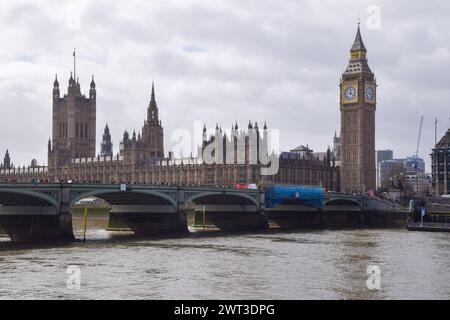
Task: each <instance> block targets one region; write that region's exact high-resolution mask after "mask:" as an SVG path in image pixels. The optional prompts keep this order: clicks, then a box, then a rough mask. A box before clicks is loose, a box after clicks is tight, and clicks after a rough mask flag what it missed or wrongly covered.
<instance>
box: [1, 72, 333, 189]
mask: <svg viewBox="0 0 450 320" xmlns="http://www.w3.org/2000/svg"><path fill="white" fill-rule="evenodd" d="M96 94H97V92H96V88H95V82H94V80H92V82H91V85H90V91H89V98H86V97H85V96H84V95H82V94H81V90H80V85H79V83H78V81H76V82H75V80H74V79H73V78H72V76H71V78H70V80H69V88H68V93H67V94H66V95H65V96H64V97H62V98H61V97H60V92H59V83H58V80H55V83H54V85H53V132H52V133H53V139H52V140H49V143H48V167H44V166H43V167H38V166H35V167H28V168H25V167H22V168H8V169H6V168H3V169H1V170H0V181H17V182H30V181H33V180H34V181H44V182H57V181H69V180H71V181H73V182H80V183H118V182H127V183H142V184H173V185H197V186H230V187H233V186H236V185H237V184H256V185H259V186H264V185H270V184H302V185H322V186H323V187H324V188H326V189H328V190H334V191H339V188H340V169H339V167H337V166H335V162H334V160H333V158H334V156H333V154H332V152H331V151H330V150H328V152H327V153H326V157H324V158H322V159H319V158H317V157H315V156H314V155H312V154H307V155H298V156H294V157H289V158H283V157H279V158H277V160H278V163H279V170H278V171H277V172H276V173H275V174H273V175H263V174H262V169H264V168H267V167H268V164H267V162H263V161H261V160H262V159H261V158H262V157H263V156H265V157H268V156H269V155H268V153H267V146H268V143H267V141H268V138H267V132H268V130H267V126H266V125H264V127H263V129H262V130H260V129H259V127H258V125H257V124H256V123H255V125H253V124H252V123H249V126H248V130H246V131H244V130H239V128H238V125H237V123H236V125H233V127H232V130H231V136H230V137H228V136H227V135H226V134H225V133H222V131H221V129H220V128H219V127H218V126H217V127H216V131H215V134H214V135H213V136H210V137H209V138H208V136H207V134H206V127H205V129H204V135H203V143H202V145H201V146H200V148H199V156H197V157H195V158H193V157H190V158H186V159H173V158H172V157H169V158H167V157H165V153H164V143H163V141H164V138H163V137H164V135H163V127H162V124H161V120H160V119H159V112H158V106H157V103H156V98H155V90H154V86H153V85H152V93H151V99H150V103H149V106H148V108H147V119H146V120H145V121H144V126H143V128H142V133H141V132H139V133H138V134H136V132H133V134H132V136H131V137H130V136H129V134H128V132H126V131H125V132H124V135H123V139H122V141H121V143H120V151H119V153H118V154H116V155H113V154H112V140H111V135H110V132H109V127H108V126H106V127H105V132H104V135H103V142H102V143H101V152H100V154H99V155H97V156H96V155H95V119H96V115H95V112H96ZM212 145H214V146H215V147H214V146H213V147H212V148H211V146H212ZM220 145H223V147H224V148H220V147H217V146H220ZM208 148H210V149H211V150H212V152H210V158H212V160H213V161H212V163H211V162H209V161H206V159H204V158H203V157H202V155H203V154H205V153H207V152H209V151H208V150H209V149H208ZM262 150H263V151H262ZM265 152H266V153H265ZM271 157H274V155H273V154H272V155H271ZM210 160H211V159H210ZM269 165H270V164H269Z"/></svg>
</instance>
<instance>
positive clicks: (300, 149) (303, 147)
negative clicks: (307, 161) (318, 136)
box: [291, 145, 313, 152]
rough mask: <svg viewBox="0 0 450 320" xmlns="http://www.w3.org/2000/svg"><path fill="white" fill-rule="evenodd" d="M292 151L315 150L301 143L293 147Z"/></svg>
mask: <svg viewBox="0 0 450 320" xmlns="http://www.w3.org/2000/svg"><path fill="white" fill-rule="evenodd" d="M291 152H313V150H311V149H310V148H309V147H308V146H306V147H305V146H304V145H300V146H298V147H297V148H295V149H292V150H291Z"/></svg>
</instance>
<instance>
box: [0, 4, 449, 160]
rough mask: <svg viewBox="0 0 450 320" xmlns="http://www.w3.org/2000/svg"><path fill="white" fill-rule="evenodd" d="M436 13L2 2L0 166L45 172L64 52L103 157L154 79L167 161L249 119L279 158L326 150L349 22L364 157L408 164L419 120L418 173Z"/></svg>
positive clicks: (445, 94) (445, 105)
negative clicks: (363, 60)
mask: <svg viewBox="0 0 450 320" xmlns="http://www.w3.org/2000/svg"><path fill="white" fill-rule="evenodd" d="M372 5H376V6H378V7H379V8H380V10H381V12H380V17H381V20H380V21H378V20H377V19H376V18H377V14H376V13H375V14H373V11H372V12H371V13H368V12H367V11H368V8H370V6H372ZM449 13H450V4H449V3H448V1H446V0H441V1H439V0H436V1H433V2H432V3H431V2H430V1H418V0H416V1H411V0H401V1H400V0H396V1H392V0H389V1H387V0H386V1H376V0H371V1H361V0H358V1H356V0H354V1H351V0H340V1H336V0H322V1H320V0H310V1H300V0H292V1H287V0H284V1H279V0H273V1H272V0H245V1H242V0H236V1H235V0H223V1H215V0H208V1H206V0H204V1H199V0H176V1H168V0H164V1H155V0H152V1H137V0H127V1H112V0H97V1H56V0H55V1H35V0H34V1H31V0H30V1H23V0H18V1H6V0H1V1H0V42H1V43H0V153H1V158H3V154H4V150H5V149H6V148H9V150H10V153H11V157H12V161H13V162H14V163H16V164H21V165H22V164H26V165H28V164H29V163H30V161H31V159H33V158H36V159H37V160H38V162H39V163H41V164H42V163H46V162H47V158H46V157H47V155H46V153H47V140H48V138H49V137H50V135H51V96H52V84H53V80H54V76H55V74H58V79H59V81H60V87H61V89H62V91H63V93H65V92H66V90H67V81H68V78H69V76H70V71H71V70H72V68H73V67H72V65H73V61H72V51H73V48H74V47H76V48H77V57H78V59H77V75H78V76H79V78H80V83H81V89H82V91H83V92H84V93H86V94H88V89H89V82H90V78H91V75H92V74H94V75H95V80H96V83H97V144H98V145H99V144H100V142H101V141H100V139H101V134H102V132H103V128H104V125H105V123H106V122H108V124H109V126H110V128H111V133H112V139H113V143H114V149H115V150H117V149H118V145H119V141H120V139H121V137H122V135H123V130H124V129H128V131H130V132H131V131H132V130H133V129H134V128H136V129H137V130H140V129H141V127H142V125H143V122H144V118H145V115H146V108H147V105H148V102H149V99H150V92H151V82H152V80H153V81H155V89H156V98H157V102H158V106H159V109H160V117H161V119H162V123H163V126H164V130H165V145H166V152H167V151H169V149H170V147H171V146H172V145H173V142H171V135H172V132H174V130H176V129H179V128H185V129H188V130H192V128H193V123H194V121H203V122H205V123H206V124H207V126H208V127H214V126H215V123H216V122H219V123H220V124H221V125H222V127H223V128H229V127H231V125H232V123H234V122H235V121H236V120H237V121H238V122H239V124H240V126H241V127H243V126H246V125H247V123H248V120H249V119H251V120H253V121H258V122H260V123H262V122H264V120H267V122H268V126H269V128H276V129H279V130H280V134H281V148H282V149H283V150H289V149H292V148H294V147H296V146H297V145H300V144H305V145H306V144H309V146H310V147H311V148H312V149H314V150H315V151H325V150H326V148H327V146H328V145H332V138H333V135H334V132H335V130H338V131H339V129H340V128H339V126H340V120H339V119H340V118H339V88H338V85H339V79H340V75H341V74H342V72H343V71H344V70H345V67H346V65H347V63H348V55H349V49H350V47H351V45H352V42H353V40H354V37H355V33H356V26H357V19H358V15H361V27H362V35H363V39H364V42H365V45H366V47H367V49H368V56H369V65H370V66H371V68H372V70H373V71H374V73H375V74H376V77H377V81H378V85H379V87H378V106H377V115H376V128H377V133H376V137H377V140H376V146H377V149H386V148H389V149H393V150H394V155H395V157H406V156H408V155H412V154H413V153H414V152H415V149H416V143H417V135H418V131H419V122H420V116H421V115H422V114H423V115H424V116H425V122H424V129H423V130H424V131H423V137H422V143H421V147H420V155H421V156H423V157H424V158H425V160H426V161H427V163H428V164H429V159H428V158H429V156H428V154H429V153H430V149H431V148H432V146H433V143H434V119H435V117H438V118H439V125H438V136H439V137H440V136H441V135H442V134H444V132H445V131H446V130H447V128H448V126H449V117H450V90H449V89H450V86H449V85H450V49H449V43H450V19H448V14H449ZM374 18H375V19H376V20H374ZM378 22H380V25H379V28H378V26H377V24H378ZM98 148H99V147H97V150H98Z"/></svg>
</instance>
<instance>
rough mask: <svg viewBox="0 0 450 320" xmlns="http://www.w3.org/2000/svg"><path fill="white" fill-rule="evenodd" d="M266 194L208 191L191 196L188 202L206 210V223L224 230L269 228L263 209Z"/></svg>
mask: <svg viewBox="0 0 450 320" xmlns="http://www.w3.org/2000/svg"><path fill="white" fill-rule="evenodd" d="M263 203H264V194H263V193H259V192H258V193H257V194H253V195H248V194H240V193H239V192H229V193H225V192H223V193H220V192H207V193H202V194H197V195H194V196H191V197H189V196H188V200H187V204H189V205H190V206H191V207H192V206H194V207H195V209H196V211H197V212H199V213H203V212H205V218H206V221H205V222H206V224H207V225H215V226H216V227H217V228H219V229H220V230H222V231H244V230H247V231H256V230H264V229H268V228H269V224H268V220H267V217H266V215H265V214H264V210H262V209H263V208H262V206H263Z"/></svg>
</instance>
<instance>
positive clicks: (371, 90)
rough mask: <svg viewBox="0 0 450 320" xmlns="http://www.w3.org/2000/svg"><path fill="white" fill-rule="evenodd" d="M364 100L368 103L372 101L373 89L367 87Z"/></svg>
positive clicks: (373, 96)
mask: <svg viewBox="0 0 450 320" xmlns="http://www.w3.org/2000/svg"><path fill="white" fill-rule="evenodd" d="M366 98H367V100H368V101H372V100H373V99H374V98H375V90H374V89H373V87H367V89H366Z"/></svg>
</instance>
